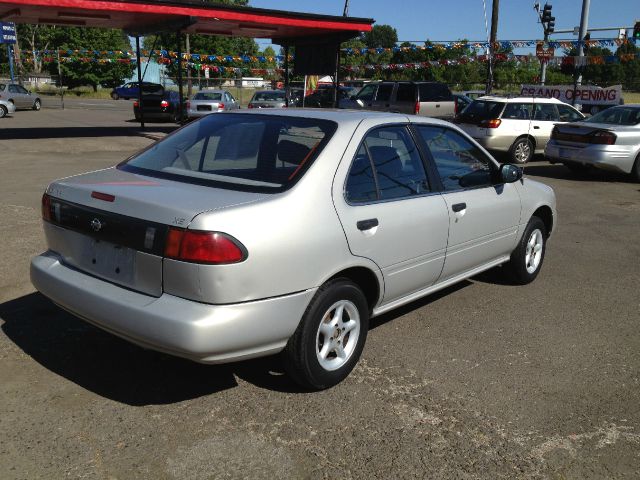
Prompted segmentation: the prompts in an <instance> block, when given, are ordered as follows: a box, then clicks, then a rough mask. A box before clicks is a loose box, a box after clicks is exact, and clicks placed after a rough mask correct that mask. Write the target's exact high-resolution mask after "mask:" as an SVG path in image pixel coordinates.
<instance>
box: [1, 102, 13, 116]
mask: <svg viewBox="0 0 640 480" xmlns="http://www.w3.org/2000/svg"><path fill="white" fill-rule="evenodd" d="M15 111H16V106H15V105H14V104H13V102H9V101H7V100H0V118H2V117H6V116H7V115H11V114H13V113H14V112H15Z"/></svg>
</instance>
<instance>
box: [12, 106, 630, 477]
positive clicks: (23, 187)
mask: <svg viewBox="0 0 640 480" xmlns="http://www.w3.org/2000/svg"><path fill="white" fill-rule="evenodd" d="M74 101H75V100H74ZM82 102H83V103H85V102H86V103H92V102H94V101H85V100H82ZM109 102H110V103H109ZM98 103H99V105H97V106H94V105H89V104H87V105H82V106H78V108H71V107H70V105H65V106H66V108H65V109H64V110H62V109H60V108H53V106H51V107H52V108H44V109H43V110H41V111H40V112H31V111H25V112H17V114H16V115H14V117H13V118H5V119H0V152H1V154H0V169H1V170H0V171H1V172H2V174H1V175H0V225H2V230H1V237H0V239H1V244H2V250H1V253H0V360H1V368H0V478H2V479H39V478H42V479H52V478H100V479H136V478H153V479H181V480H183V479H209V478H211V479H213V478H215V479H218V478H265V479H267V478H268V479H272V478H312V479H315V478H345V479H350V478H353V479H377V478H380V479H391V478H393V479H396V478H398V479H399V478H429V479H430V478H437V479H475V478H479V479H500V478H504V479H512V478H522V479H531V478H533V479H536V478H549V479H601V478H607V479H608V478H629V479H632V478H633V479H635V478H640V409H639V408H638V405H640V385H639V382H640V334H639V333H638V328H639V325H640V308H639V307H640V300H639V296H638V291H639V288H638V284H639V279H640V269H639V267H640V260H639V259H640V242H638V239H639V238H640V235H639V234H640V184H637V183H632V182H631V181H629V180H628V179H627V178H626V177H624V176H622V175H615V174H611V173H595V174H590V175H587V176H583V177H576V176H574V175H573V174H571V173H569V171H568V170H566V169H565V168H564V167H563V166H560V165H556V166H553V165H549V164H547V163H546V162H544V161H542V160H541V159H537V160H536V161H535V162H533V163H532V164H530V165H529V166H527V168H526V175H527V176H529V177H531V178H533V179H536V180H540V181H542V182H544V183H547V184H549V185H551V186H552V187H553V188H554V189H555V191H556V194H557V197H558V210H559V222H558V226H557V230H556V232H554V235H553V236H552V238H551V239H550V241H549V244H548V249H547V256H546V259H545V264H544V266H543V268H542V272H541V274H540V275H539V277H538V278H537V280H536V281H535V282H534V283H533V284H531V285H528V286H525V287H515V286H510V285H506V284H504V282H503V281H502V280H501V277H500V275H499V271H495V270H494V271H491V272H487V273H485V274H482V275H480V276H478V277H475V278H473V279H471V280H469V281H466V282H463V283H461V284H459V285H457V286H455V287H452V288H449V289H447V290H445V291H443V292H440V293H438V294H436V295H432V296H430V297H427V298H425V299H423V300H420V301H418V302H415V303H413V304H411V305H409V306H407V307H404V308H401V309H400V310H398V311H395V312H392V313H390V314H386V315H384V316H382V317H379V318H377V319H374V320H373V325H372V330H371V332H370V333H369V336H368V340H367V345H366V347H365V350H364V353H363V356H362V359H361V360H360V363H359V365H358V366H357V367H356V369H355V370H354V372H353V373H352V374H351V375H350V376H349V378H347V380H346V381H345V382H343V383H342V384H340V385H338V386H336V387H334V388H332V389H330V390H328V391H323V392H319V393H308V392H302V391H300V390H299V389H298V388H297V387H296V386H295V385H294V384H293V383H292V382H290V381H289V379H288V378H287V377H286V376H285V375H283V374H282V370H281V367H280V364H279V361H278V359H277V358H268V359H260V360H254V361H248V362H243V363H237V364H230V365H223V366H205V365H198V364H195V363H191V362H189V361H186V360H181V359H177V358H173V357H170V356H167V355H163V354H159V353H155V352H151V351H147V350H143V349H141V348H139V347H136V346H133V345H131V344H129V343H127V342H125V341H123V340H120V339H118V338H116V337H114V336H112V335H110V334H108V333H105V332H103V331H101V330H99V329H97V328H94V327H92V326H90V325H88V324H86V323H85V322H83V321H81V320H78V319H76V318H75V317H73V316H72V315H69V314H68V313H66V312H64V311H62V310H61V309H59V308H58V307H56V306H55V305H53V304H52V303H51V302H49V301H48V300H47V299H45V298H44V297H42V296H41V295H40V294H38V293H36V292H35V291H34V289H33V287H32V286H31V284H30V282H29V274H28V266H29V259H30V257H31V256H33V255H35V254H37V253H40V252H41V251H42V250H44V248H45V244H44V239H43V234H42V229H41V221H40V198H41V195H42V192H43V191H44V188H45V186H46V185H47V184H48V182H50V181H51V180H54V179H56V178H60V177H63V176H68V175H73V174H76V173H81V172H84V171H88V170H92V169H98V168H104V167H107V166H110V165H114V164H116V163H117V162H119V161H121V160H123V159H124V158H126V157H127V156H128V155H130V154H131V153H133V152H135V151H136V150H138V149H141V148H143V147H145V146H147V145H148V144H149V143H150V142H151V141H152V140H150V139H149V138H147V137H146V136H145V133H146V132H141V131H140V129H139V128H138V127H137V126H136V125H135V124H132V122H131V119H132V118H131V117H132V114H131V110H129V108H130V104H129V103H128V102H125V101H118V102H113V101H98ZM110 104H113V105H114V106H108V105H110ZM49 106H50V105H48V102H45V107H49ZM172 128H175V126H172V125H170V124H154V125H152V126H151V127H150V128H149V129H147V132H148V131H154V132H156V133H158V134H159V135H162V134H163V133H166V132H167V131H170V130H171V129H172ZM274 281H277V272H274Z"/></svg>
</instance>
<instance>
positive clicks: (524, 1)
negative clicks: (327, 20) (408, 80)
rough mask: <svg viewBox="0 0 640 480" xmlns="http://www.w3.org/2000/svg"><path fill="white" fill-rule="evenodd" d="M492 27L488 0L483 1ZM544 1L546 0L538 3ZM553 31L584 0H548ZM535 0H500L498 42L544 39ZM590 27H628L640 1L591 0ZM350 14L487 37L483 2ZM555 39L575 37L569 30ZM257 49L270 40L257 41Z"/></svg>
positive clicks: (324, 3)
mask: <svg viewBox="0 0 640 480" xmlns="http://www.w3.org/2000/svg"><path fill="white" fill-rule="evenodd" d="M344 3H345V2H344V0H250V2H249V4H250V5H251V6H252V7H258V8H271V9H276V10H288V11H295V12H306V13H321V14H327V15H342V11H343V9H344ZM484 3H486V8H487V22H488V27H489V28H490V27H491V6H492V0H484ZM540 3H541V4H544V0H541V1H540ZM548 3H549V4H550V5H552V6H553V9H552V14H553V16H555V17H556V30H567V29H573V27H575V26H578V25H580V15H581V10H582V0H555V1H553V0H551V1H549V2H548ZM533 4H534V0H502V2H500V13H499V22H498V40H533V39H541V38H542V27H541V26H540V24H539V23H538V22H537V21H538V17H537V14H536V12H535V10H534V9H533ZM590 4H591V7H590V12H589V20H588V25H589V26H590V27H593V28H597V27H600V28H608V27H628V26H632V25H633V24H634V21H635V20H636V19H637V20H640V0H591V2H590ZM349 16H352V17H364V18H373V19H374V20H375V21H376V24H378V25H380V24H388V25H391V26H392V27H394V28H395V29H396V30H397V32H398V39H399V40H400V41H405V40H406V41H424V40H427V39H430V40H433V41H439V40H442V41H448V40H459V39H463V38H466V39H468V40H486V38H487V30H486V29H485V16H484V8H483V0H395V1H393V0H350V1H349ZM616 37H617V32H613V31H611V32H594V33H593V34H592V35H591V38H616ZM551 38H552V39H553V40H560V39H577V37H574V36H573V35H572V34H571V33H563V34H556V35H554V36H552V37H551ZM258 43H259V44H260V45H261V47H262V46H264V45H266V44H269V42H268V41H259V42H258Z"/></svg>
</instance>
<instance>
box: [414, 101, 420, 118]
mask: <svg viewBox="0 0 640 480" xmlns="http://www.w3.org/2000/svg"><path fill="white" fill-rule="evenodd" d="M419 113H420V102H416V104H415V105H414V106H413V114H414V115H418V114H419Z"/></svg>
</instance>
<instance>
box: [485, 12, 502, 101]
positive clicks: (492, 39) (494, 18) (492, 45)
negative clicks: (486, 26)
mask: <svg viewBox="0 0 640 480" xmlns="http://www.w3.org/2000/svg"><path fill="white" fill-rule="evenodd" d="M499 9H500V0H493V7H492V9H491V34H490V36H489V52H490V53H489V61H488V75H487V86H486V88H485V93H486V94H487V95H489V94H490V93H491V89H492V88H493V67H494V64H495V55H496V40H497V37H498V11H499Z"/></svg>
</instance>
